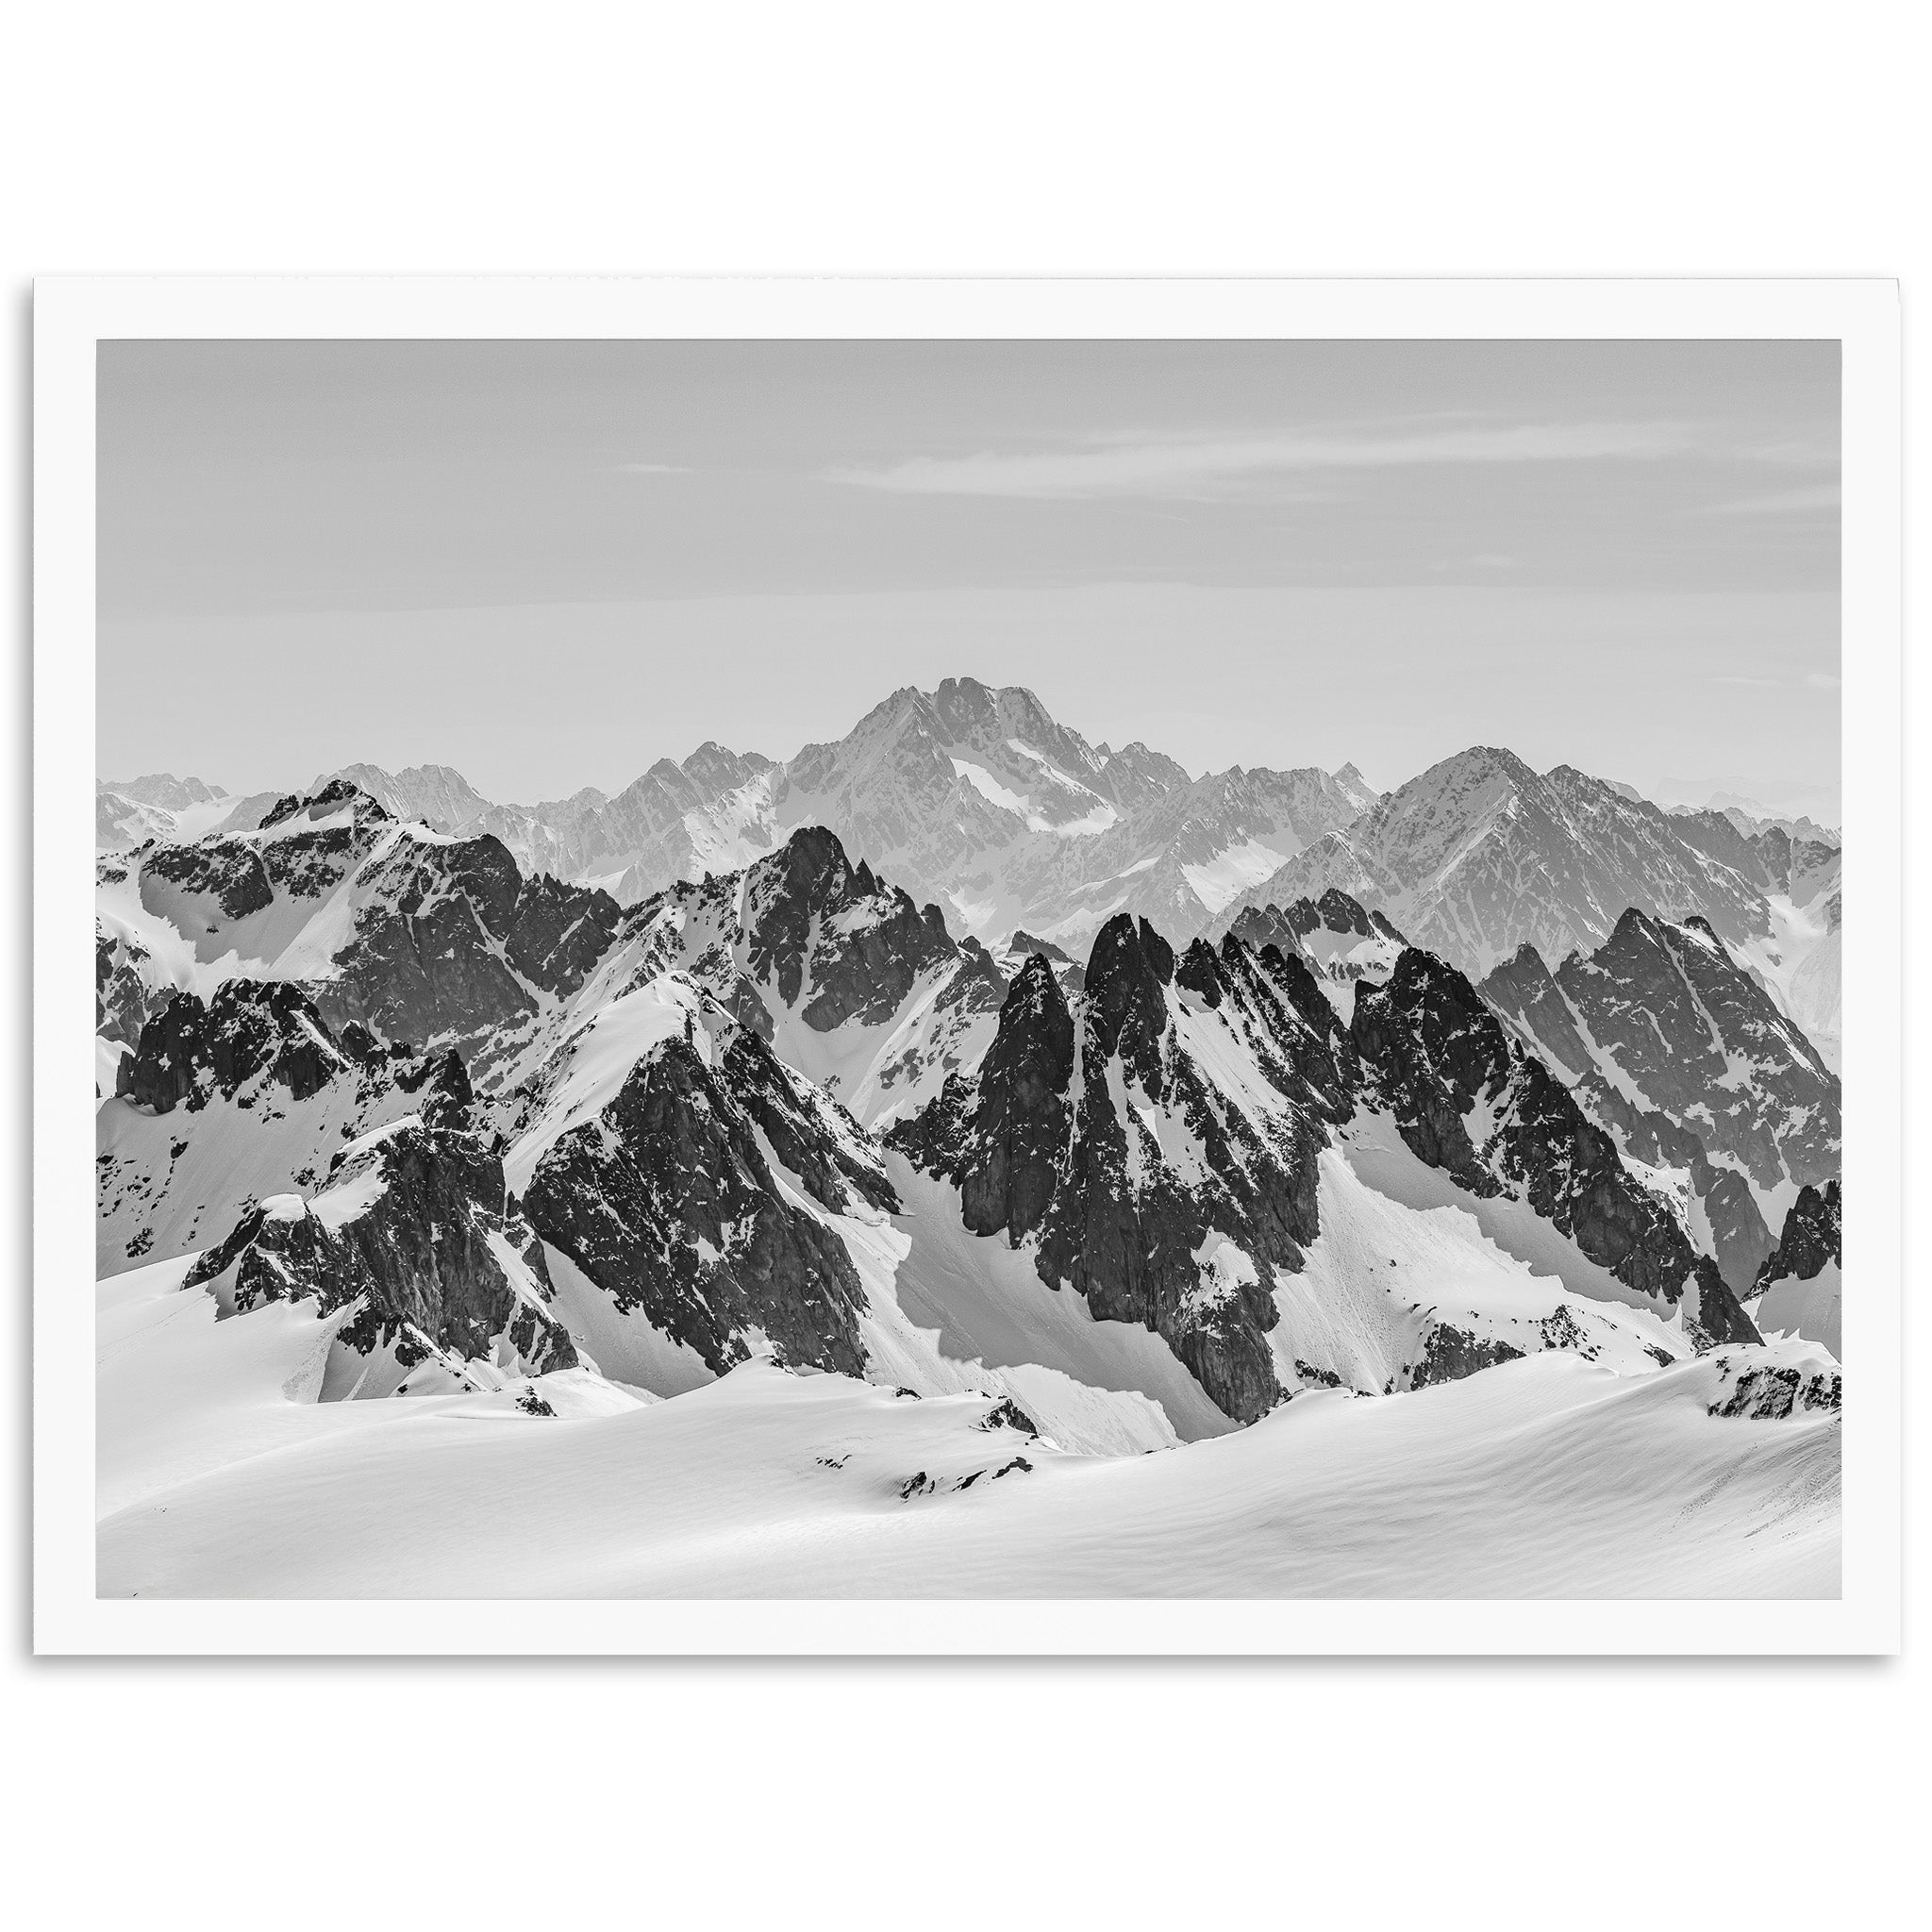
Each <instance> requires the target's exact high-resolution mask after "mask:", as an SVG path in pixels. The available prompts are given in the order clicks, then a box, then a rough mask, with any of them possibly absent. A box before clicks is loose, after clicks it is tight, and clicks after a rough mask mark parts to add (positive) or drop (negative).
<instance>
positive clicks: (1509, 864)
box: [1223, 745, 1773, 977]
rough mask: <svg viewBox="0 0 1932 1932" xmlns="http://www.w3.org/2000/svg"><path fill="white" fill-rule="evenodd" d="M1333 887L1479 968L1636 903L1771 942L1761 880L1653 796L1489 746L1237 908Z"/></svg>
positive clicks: (1430, 774) (1452, 761)
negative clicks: (1634, 794)
mask: <svg viewBox="0 0 1932 1932" xmlns="http://www.w3.org/2000/svg"><path fill="white" fill-rule="evenodd" d="M1726 836H1727V837H1729V836H1730V835H1729V834H1728V833H1727V834H1726ZM1707 842H1708V841H1707ZM1330 886H1339V887H1340V888H1341V890H1342V891H1346V892H1348V893H1350V894H1351V895H1352V896H1354V897H1355V898H1357V899H1359V900H1360V901H1362V903H1363V904H1364V905H1374V906H1376V907H1379V908H1380V909H1381V910H1383V911H1384V912H1385V913H1386V915H1387V916H1388V917H1389V919H1390V920H1391V923H1392V924H1394V925H1395V926H1396V927H1397V928H1398V929H1399V930H1400V931H1402V932H1403V933H1404V934H1406V935H1407V938H1408V940H1409V941H1411V942H1412V943H1414V944H1417V945H1421V946H1425V947H1427V948H1428V949H1429V950H1431V951H1433V952H1436V953H1439V954H1441V956H1442V957H1443V958H1448V959H1450V960H1452V961H1453V962H1454V963H1455V964H1456V965H1457V967H1458V968H1460V969H1461V970H1463V971H1465V972H1467V973H1469V974H1471V975H1472V976H1474V977H1481V976H1483V975H1485V974H1488V973H1489V972H1490V971H1491V970H1492V969H1493V968H1494V967H1495V966H1496V965H1498V964H1500V963H1501V962H1502V961H1503V960H1505V959H1507V958H1510V957H1511V956H1512V955H1513V954H1514V953H1515V952H1516V949H1517V948H1518V947H1519V946H1520V945H1522V944H1523V943H1524V941H1529V942H1530V943H1532V944H1534V945H1535V946H1536V947H1537V949H1538V950H1539V951H1540V952H1541V954H1542V955H1543V957H1544V958H1546V959H1557V958H1563V957H1564V956H1566V955H1567V954H1568V953H1570V952H1572V951H1574V950H1576V949H1578V948H1579V947H1580V948H1584V949H1588V948H1590V947H1591V946H1595V945H1597V944H1600V943H1601V942H1602V941H1604V940H1605V939H1606V938H1607V937H1608V933H1609V930H1610V924H1611V915H1613V914H1614V913H1615V912H1616V911H1618V910H1621V909H1622V908H1624V907H1627V906H1636V907H1640V908H1644V909H1646V910H1650V911H1657V910H1663V911H1684V910H1691V909H1694V910H1697V911H1699V912H1700V913H1702V914H1703V915H1704V916H1705V917H1707V919H1708V920H1709V921H1710V923H1711V924H1712V927H1713V929H1714V930H1715V931H1717V932H1718V933H1719V934H1720V936H1721V937H1722V938H1723V939H1724V941H1725V942H1726V943H1728V944H1733V945H1744V944H1747V943H1748V944H1768V943H1769V942H1770V940H1771V936H1772V929H1773V928H1772V916H1771V908H1770V907H1769V905H1768V903H1767V896H1766V891H1765V887H1764V885H1763V884H1762V883H1761V881H1760V880H1759V879H1758V878H1757V877H1755V876H1747V875H1745V874H1742V873H1740V871H1738V870H1737V869H1736V867H1734V866H1733V865H1731V864H1729V863H1727V862H1725V861H1724V860H1723V859H1721V858H1716V857H1713V856H1712V854H1711V853H1710V852H1709V851H1707V850H1705V849H1704V848H1703V846H1702V845H1700V844H1699V842H1698V841H1697V839H1696V838H1695V837H1694V836H1692V834H1691V830H1690V829H1688V828H1687V827H1686V826H1685V824H1682V823H1681V822H1679V821H1677V820H1674V819H1673V818H1671V817H1670V816H1669V815H1668V814H1667V813H1665V812H1664V811H1663V810H1661V809H1660V808H1658V807H1657V806H1654V805H1651V804H1649V803H1648V802H1647V801H1644V800H1641V799H1632V798H1628V797H1625V796H1624V795H1622V794H1621V793H1620V792H1619V791H1617V790H1616V789H1615V788H1614V787H1612V786H1610V785H1607V784H1605V783H1604V782H1603V781H1601V780H1600V779H1596V778H1592V777H1591V776H1590V775H1589V774H1585V773H1582V772H1578V771H1576V770H1574V768H1572V767H1570V766H1567V765H1559V766H1557V767H1556V768H1555V769H1554V770H1552V771H1550V772H1547V773H1544V774H1541V775H1539V774H1537V773H1535V772H1534V771H1532V770H1531V769H1530V768H1529V766H1528V765H1526V764H1525V763H1524V761H1523V759H1522V758H1518V757H1517V756H1516V755H1515V754H1514V753H1513V752H1509V751H1507V750H1505V749H1503V748H1501V747H1498V746H1493V745H1475V746H1472V747H1471V748H1470V749H1469V750H1468V751H1465V752H1460V753H1457V755H1456V756H1455V757H1454V758H1445V759H1443V760H1442V761H1441V763H1439V764H1437V765H1434V766H1432V767H1431V768H1430V769H1429V770H1428V771H1426V772H1424V773H1423V774H1420V775H1419V776H1418V777H1415V778H1411V779H1410V780H1409V781H1408V782H1407V784H1405V785H1402V786H1400V787H1398V788H1397V789H1396V790H1395V791H1391V792H1390V793H1388V794H1387V795H1386V796H1385V797H1384V798H1382V799H1381V800H1380V801H1379V803H1377V804H1375V805H1374V806H1373V807H1372V808H1370V809H1368V810H1366V811H1364V812H1363V813H1362V814H1361V815H1360V816H1359V817H1358V818H1357V819H1356V820H1355V821H1354V822H1353V823H1352V824H1348V825H1346V826H1345V827H1343V828H1341V829H1340V830H1337V831H1334V832H1331V833H1330V834H1328V835H1327V836H1326V837H1324V838H1323V839H1320V840H1318V841H1314V842H1313V843H1311V844H1310V845H1309V846H1308V847H1307V850H1305V851H1303V852H1301V853H1298V854H1296V855H1295V856H1294V857H1293V858H1290V859H1289V860H1288V862H1287V863H1286V864H1285V865H1283V866H1282V867H1281V869H1280V870H1279V872H1278V873H1276V874H1274V875H1273V876H1272V877H1270V878H1268V879H1267V880H1265V881H1264V882H1263V883H1262V884H1260V885H1258V886H1256V887H1253V888H1251V889H1249V891H1247V893H1246V894H1245V895H1244V902H1243V903H1250V904H1257V905H1266V904H1267V903H1269V902H1270V901H1271V900H1272V901H1273V902H1274V903H1275V904H1277V905H1287V904H1288V903H1289V902H1290V901H1291V899H1293V898H1296V897H1300V896H1303V895H1307V896H1309V897H1315V898H1319V897H1320V895H1321V893H1322V892H1323V891H1325V890H1326V889H1327V888H1328V887H1330ZM1239 910H1240V903H1237V905H1235V906H1234V907H1231V908H1228V910H1227V911H1226V912H1224V915H1223V918H1224V921H1227V922H1231V921H1232V919H1233V918H1234V917H1235V916H1236V914H1237V913H1238V912H1239Z"/></svg>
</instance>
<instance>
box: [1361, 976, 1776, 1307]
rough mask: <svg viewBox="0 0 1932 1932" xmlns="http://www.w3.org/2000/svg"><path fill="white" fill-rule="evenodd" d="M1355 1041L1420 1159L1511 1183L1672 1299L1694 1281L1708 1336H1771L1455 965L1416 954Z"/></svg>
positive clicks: (1468, 1178)
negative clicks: (1474, 1129)
mask: <svg viewBox="0 0 1932 1932" xmlns="http://www.w3.org/2000/svg"><path fill="white" fill-rule="evenodd" d="M1350 1036H1351V1039H1352V1041H1353V1043H1354V1045H1355V1048H1356V1051H1357V1054H1358V1055H1359V1056H1360V1059H1361V1064H1362V1068H1363V1073H1364V1075H1365V1077H1366V1078H1367V1080H1368V1081H1369V1083H1370V1085H1371V1089H1372V1091H1373V1094H1374V1098H1376V1099H1377V1100H1378V1101H1379V1102H1380V1103H1381V1104H1382V1105H1384V1106H1386V1107H1388V1108H1390V1109H1391V1112H1392V1113H1393V1115H1394V1117H1395V1122H1396V1125H1397V1127H1398V1129H1399V1130H1400V1132H1401V1134H1402V1138H1403V1140H1404V1141H1405V1142H1406V1143H1407V1145H1408V1147H1409V1149H1410V1151H1411V1152H1412V1153H1414V1154H1415V1155H1416V1157H1417V1158H1419V1159H1421V1160H1422V1161H1424V1163H1426V1164H1427V1165H1428V1166H1430V1167H1435V1168H1441V1169H1442V1170H1443V1171H1444V1172H1446V1173H1448V1174H1450V1175H1451V1176H1452V1177H1453V1178H1454V1179H1455V1180H1456V1182H1457V1185H1458V1186H1459V1187H1462V1188H1464V1189H1465V1190H1466V1191H1468V1192H1470V1193H1472V1194H1474V1195H1476V1196H1478V1197H1482V1196H1490V1195H1494V1194H1496V1193H1499V1192H1501V1191H1503V1189H1504V1187H1505V1186H1506V1185H1507V1187H1508V1188H1509V1189H1510V1191H1513V1192H1515V1193H1517V1194H1518V1195H1520V1196H1521V1197H1522V1198H1524V1199H1525V1200H1526V1201H1528V1203H1529V1205H1530V1206H1531V1207H1532V1208H1534V1209H1535V1210H1536V1212H1537V1213H1538V1214H1540V1215H1541V1216H1542V1217H1543V1218H1544V1219H1545V1220H1547V1221H1549V1222H1550V1223H1551V1224H1553V1225H1554V1226H1555V1227H1556V1228H1557V1230H1558V1231H1559V1232H1560V1233H1562V1234H1565V1235H1567V1236H1569V1237H1570V1239H1571V1240H1573V1241H1574V1242H1575V1243H1576V1245H1577V1247H1578V1248H1579V1249H1580V1250H1581V1251H1582V1253H1583V1254H1584V1255H1585V1257H1587V1258H1589V1259H1590V1260H1592V1261H1595V1262H1596V1263H1598V1264H1599V1265H1600V1266H1601V1267H1604V1268H1607V1270H1608V1271H1609V1272H1610V1273H1611V1274H1613V1275H1615V1276H1616V1278H1617V1279H1618V1280H1619V1281H1621V1282H1623V1283H1624V1284H1625V1285H1626V1286H1627V1287H1630V1288H1634V1289H1636V1290H1637V1291H1639V1292H1640V1293H1642V1294H1644V1295H1647V1296H1650V1297H1653V1298H1655V1299H1656V1300H1657V1301H1659V1302H1661V1303H1662V1304H1664V1305H1665V1306H1668V1307H1674V1306H1675V1305H1676V1303H1677V1302H1678V1301H1679V1300H1680V1299H1681V1298H1682V1297H1683V1296H1684V1295H1685V1294H1686V1293H1687V1292H1690V1291H1692V1290H1693V1289H1694V1291H1695V1302H1694V1306H1693V1308H1692V1310H1691V1315H1690V1318H1689V1319H1690V1320H1691V1322H1693V1323H1694V1324H1695V1326H1696V1328H1697V1329H1698V1331H1699V1332H1701V1333H1702V1334H1703V1335H1704V1336H1705V1337H1706V1338H1707V1340H1708V1341H1755V1340H1757V1331H1756V1330H1755V1329H1754V1328H1753V1327H1752V1325H1751V1323H1750V1320H1749V1318H1748V1317H1747V1316H1746V1315H1745V1314H1744V1312H1743V1309H1742V1308H1741V1307H1740V1305H1739V1302H1738V1300H1737V1297H1736V1295H1735V1294H1734V1293H1733V1292H1732V1291H1731V1290H1730V1288H1729V1287H1728V1286H1726V1284H1725V1282H1724V1277H1723V1276H1722V1275H1721V1274H1720V1273H1719V1272H1718V1269H1717V1265H1716V1263H1715V1262H1714V1261H1712V1260H1711V1259H1710V1258H1709V1257H1707V1256H1703V1255H1700V1254H1699V1253H1698V1252H1697V1250H1696V1249H1695V1248H1694V1247H1693V1246H1692V1245H1691V1241H1690V1240H1689V1238H1688V1237H1687V1236H1686V1235H1685V1233H1684V1231H1683V1229H1682V1228H1681V1227H1680V1226H1679V1225H1678V1224H1677V1222H1676V1221H1675V1219H1674V1217H1673V1216H1672V1214H1671V1213H1670V1211H1669V1209H1668V1208H1666V1207H1665V1205H1664V1203H1663V1202H1662V1201H1661V1200H1660V1199H1659V1198H1658V1197H1657V1195H1656V1194H1654V1193H1652V1192H1650V1191H1649V1190H1648V1189H1646V1188H1643V1187H1641V1186H1640V1185H1639V1183H1638V1182H1637V1181H1636V1180H1635V1179H1634V1178H1633V1177H1632V1176H1631V1174H1630V1173H1629V1172H1628V1170H1627V1169H1626V1168H1625V1167H1624V1163H1623V1161H1622V1159H1621V1158H1620V1157H1619V1155H1618V1151H1617V1147H1616V1143H1615V1142H1614V1141H1612V1139H1611V1138H1610V1136H1609V1135H1608V1134H1607V1133H1606V1132H1605V1131H1604V1130H1603V1129H1602V1128H1600V1127H1598V1126H1596V1125H1594V1124H1592V1123H1591V1121H1589V1120H1588V1119H1587V1118H1586V1117H1585V1116H1584V1114H1583V1112H1582V1110H1581V1109H1580V1108H1578V1107H1577V1106H1576V1103H1575V1101H1574V1099H1573V1098H1572V1097H1571V1095H1570V1093H1569V1091H1568V1090H1567V1089H1566V1088H1565V1087H1564V1086H1563V1084H1562V1083H1561V1082H1560V1081H1559V1080H1558V1079H1557V1077H1556V1076H1555V1075H1554V1074H1552V1073H1551V1072H1550V1071H1549V1069H1548V1068H1547V1067H1546V1066H1545V1065H1544V1064H1543V1062H1542V1061H1541V1059H1540V1058H1535V1057H1534V1056H1532V1055H1528V1054H1525V1053H1524V1051H1523V1049H1522V1048H1521V1047H1520V1046H1512V1045H1511V1043H1510V1042H1509V1041H1508V1040H1507V1037H1506V1035H1505V1033H1504V1030H1503V1027H1502V1025H1501V1024H1500V1022H1499V1021H1498V1020H1497V1018H1496V1016H1495V1014H1494V1013H1493V1012H1492V1011H1491V1008H1489V1006H1488V1005H1487V1004H1486V1003H1485V1002H1484V1001H1483V999H1482V998H1481V997H1480V996H1479V995H1478V994H1477V993H1476V991H1475V989H1474V987H1472V986H1471V985H1470V983H1469V981H1468V980H1467V979H1466V978H1464V977H1463V975H1462V974H1459V973H1457V971H1456V969H1455V968H1454V967H1452V966H1450V965H1447V964H1446V963H1445V962H1444V961H1442V960H1441V959H1438V958H1435V957H1434V956H1433V955H1432V954H1428V953H1424V952H1419V951H1417V950H1415V949H1413V948H1411V949H1409V950H1408V951H1407V952H1405V953H1404V954H1403V955H1402V956H1401V958H1400V959H1399V960H1398V961H1397V962H1396V968H1395V972H1394V974H1393V976H1392V977H1391V980H1390V982H1389V984H1388V985H1387V986H1385V987H1377V988H1369V989H1365V990H1364V991H1361V992H1360V993H1358V994H1357V999H1356V1007H1355V1018H1354V1021H1353V1024H1352V1025H1351V1027H1350ZM1472 1121H1474V1122H1475V1123H1476V1124H1478V1126H1479V1128H1480V1130H1481V1132H1482V1143H1481V1144H1480V1145H1478V1144H1477V1143H1476V1141H1474V1139H1473V1138H1472V1135H1471V1131H1470V1123H1471V1122H1472Z"/></svg>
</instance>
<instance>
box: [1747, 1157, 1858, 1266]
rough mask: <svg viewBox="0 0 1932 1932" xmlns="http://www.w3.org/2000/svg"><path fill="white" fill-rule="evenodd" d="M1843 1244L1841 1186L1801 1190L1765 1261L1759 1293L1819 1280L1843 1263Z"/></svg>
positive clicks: (1831, 1184) (1837, 1183) (1831, 1185)
mask: <svg viewBox="0 0 1932 1932" xmlns="http://www.w3.org/2000/svg"><path fill="white" fill-rule="evenodd" d="M1843 1244H1844V1203H1843V1194H1842V1191H1841V1184H1840V1182H1838V1181H1826V1182H1825V1184H1824V1186H1823V1187H1822V1188H1812V1187H1805V1188H1800V1189H1799V1190H1798V1198H1797V1199H1796V1200H1795V1201H1793V1202H1792V1203H1791V1205H1790V1208H1789V1209H1788V1210H1787V1212H1786V1214H1785V1224H1784V1231H1783V1233H1782V1234H1780V1235H1779V1237H1778V1243H1777V1246H1776V1248H1775V1249H1774V1250H1773V1252H1772V1253H1771V1254H1769V1255H1767V1256H1766V1257H1765V1260H1764V1266H1763V1268H1762V1269H1761V1270H1760V1271H1759V1273H1758V1275H1757V1282H1756V1283H1755V1285H1754V1286H1755V1291H1756V1292H1757V1293H1759V1294H1762V1293H1763V1292H1764V1291H1765V1290H1766V1289H1768V1288H1770V1287H1771V1286H1772V1285H1773V1284H1774V1282H1778V1281H1785V1280H1790V1281H1810V1280H1813V1279H1815V1278H1816V1277H1817V1276H1818V1275H1819V1274H1821V1273H1822V1272H1823V1271H1824V1269H1825V1268H1826V1267H1827V1266H1834V1265H1837V1264H1839V1263H1840V1262H1841V1260H1842V1257H1843V1252H1844V1245H1843Z"/></svg>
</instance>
